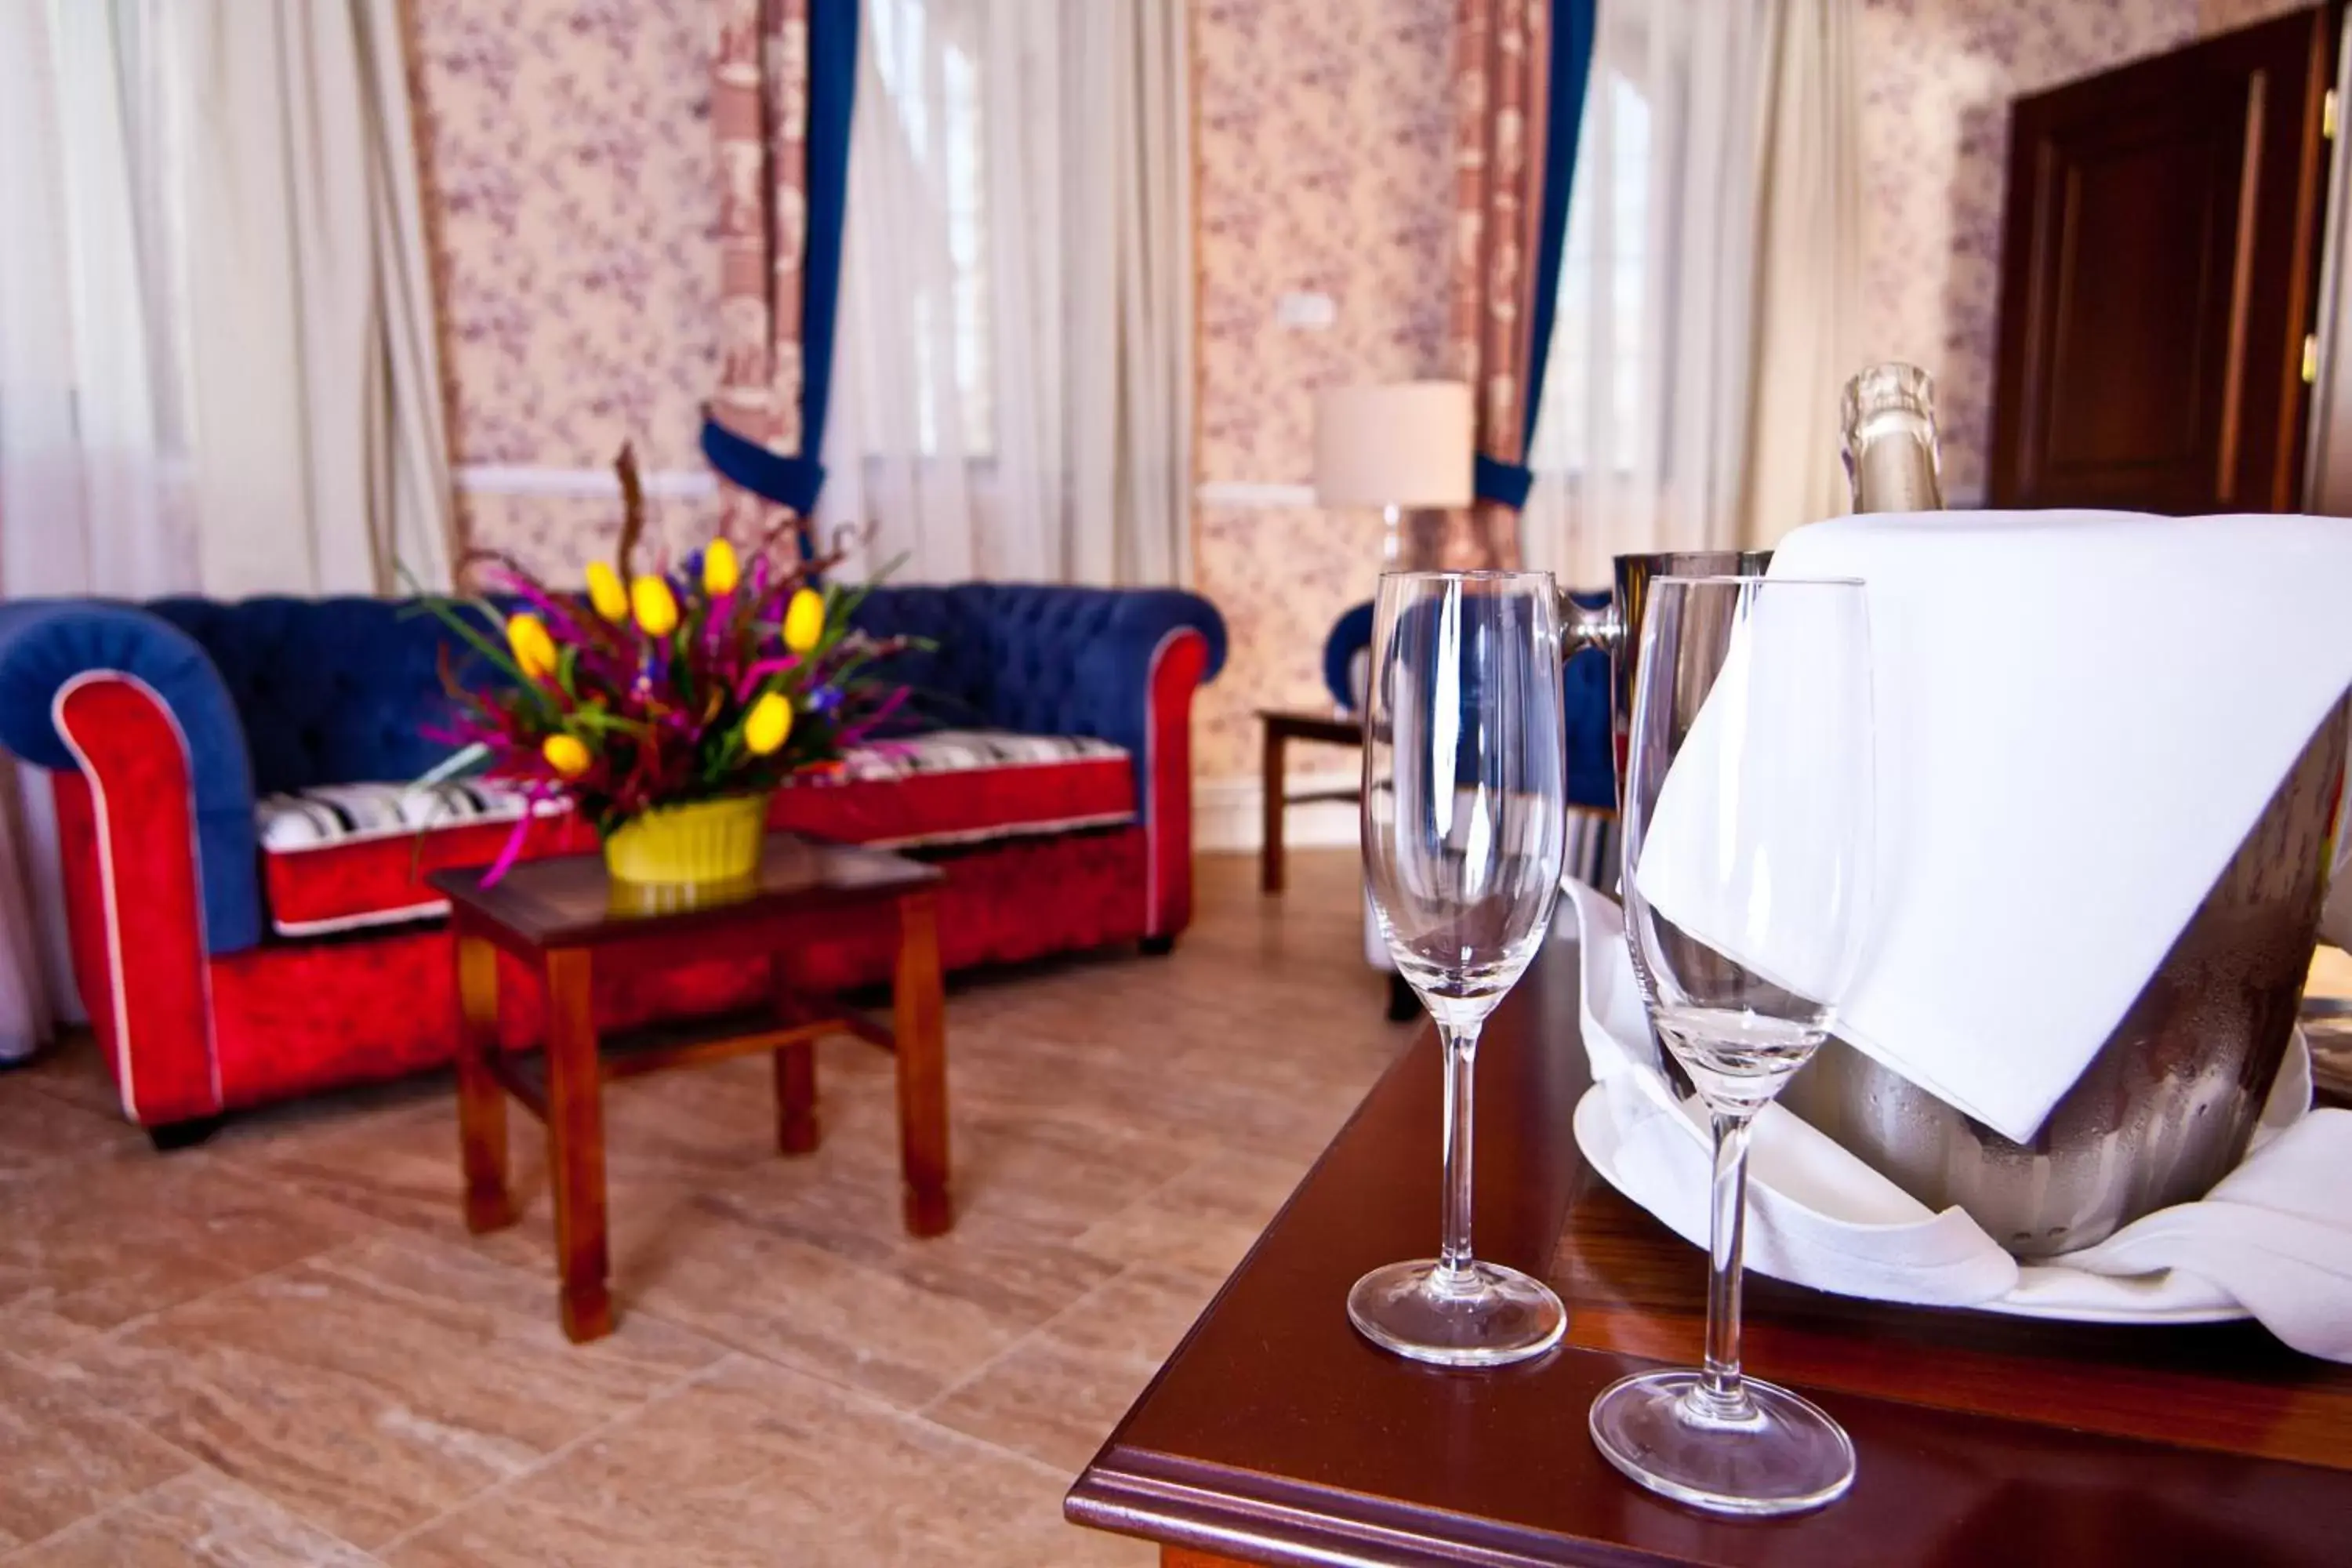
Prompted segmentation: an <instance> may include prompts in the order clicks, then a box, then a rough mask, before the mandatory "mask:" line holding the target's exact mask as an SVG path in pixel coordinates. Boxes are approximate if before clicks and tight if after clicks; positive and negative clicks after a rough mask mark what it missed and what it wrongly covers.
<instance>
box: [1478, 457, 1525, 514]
mask: <svg viewBox="0 0 2352 1568" xmlns="http://www.w3.org/2000/svg"><path fill="white" fill-rule="evenodd" d="M1535 482H1536V476H1535V470H1534V469H1532V468H1528V466H1527V465H1526V464H1524V463H1505V462H1498V461H1496V459H1495V458H1489V457H1487V456H1486V454H1485V453H1483V452H1482V453H1480V454H1479V455H1478V462H1477V466H1476V469H1475V473H1474V475H1473V477H1472V480H1471V487H1470V488H1471V490H1472V492H1473V493H1474V494H1475V495H1476V496H1477V498H1478V499H1479V500H1487V501H1494V502H1496V504H1497V505H1501V506H1507V507H1509V508H1510V509H1511V510H1513V511H1517V510H1519V509H1520V508H1522V507H1524V506H1526V505H1527V504H1528V490H1529V489H1533V488H1534V486H1535Z"/></svg>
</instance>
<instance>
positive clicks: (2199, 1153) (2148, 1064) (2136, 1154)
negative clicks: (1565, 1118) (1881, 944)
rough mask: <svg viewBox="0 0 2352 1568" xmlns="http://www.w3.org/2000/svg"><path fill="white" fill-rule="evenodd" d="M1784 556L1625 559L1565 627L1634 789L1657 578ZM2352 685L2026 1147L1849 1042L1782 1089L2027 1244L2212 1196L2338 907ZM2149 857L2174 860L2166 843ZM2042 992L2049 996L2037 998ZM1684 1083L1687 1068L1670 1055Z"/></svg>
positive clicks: (2099, 1229)
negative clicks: (2336, 861)
mask: <svg viewBox="0 0 2352 1568" xmlns="http://www.w3.org/2000/svg"><path fill="white" fill-rule="evenodd" d="M1769 559H1770V557H1769V555H1768V554H1764V553H1760V552H1748V553H1742V554H1734V553H1733V552H1707V553H1703V554H1697V555H1687V554H1685V555H1663V556H1661V555H1649V556H1621V557H1619V558H1618V561H1617V582H1616V595H1615V600H1614V602H1613V603H1612V605H1611V606H1610V608H1609V609H1607V610H1603V611H1600V612H1593V613H1591V614H1589V615H1587V616H1584V617H1582V618H1580V619H1579V618H1573V617H1572V618H1570V620H1568V621H1567V622H1566V624H1567V625H1568V626H1569V627H1570V638H1571V640H1572V643H1573V647H1571V649H1570V651H1573V649H1574V647H1584V646H1588V645H1590V646H1596V647H1603V648H1606V649H1607V650H1608V652H1609V655H1610V658H1611V660H1612V670H1611V682H1610V689H1611V695H1612V700H1613V717H1614V721H1615V732H1616V734H1617V737H1618V753H1617V761H1618V766H1619V779H1620V787H1621V789H1622V779H1623V764H1624V750H1623V737H1624V735H1625V732H1626V726H1627V724H1628V722H1629V721H1630V720H1631V718H1632V712H1633V663H1634V658H1635V655H1636V650H1637V649H1638V648H1639V647H1640V641H1639V632H1640V629H1641V616H1642V611H1643V608H1644V606H1645V602H1646V597H1647V588H1648V584H1649V583H1650V581H1651V579H1653V578H1654V577H1660V576H1691V575H1709V574H1724V573H1732V572H1758V571H1761V570H1762V569H1763V567H1764V565H1765V564H1766V563H1768V562H1769ZM2347 737H2352V697H2347V699H2346V700H2344V701H2342V702H2339V703H2338V704H2337V705H2336V708H2335V710H2333V711H2332V712H2331V713H2330V714H2329V715H2328V717H2327V718H2326V721H2324V722H2322V723H2321V725H2320V726H2319V728H2318V730H2317V731H2315V732H2314V734H2313V735H2312V737H2311V740H2310V741H2309V742H2307V743H2306V744H2305V747H2304V749H2303V752H2302V754H2301V755H2300V756H2299V757H2298V758H2297V759H2296V761H2295V763H2294V766H2293V767H2291V768H2290V769H2288V771H2287V774H2286V776H2285V777H2284V779H2282V780H2281V781H2280V783H2279V785H2278V789H2277V791H2276V792H2275V793H2274V794H2273V795H2272V796H2271V800H2270V804H2269V805H2267V806H2266V807H2265V808H2264V809H2263V814H2262V816H2260V817H2259V818H2258V819H2257V820H2256V821H2255V823H2254V826H2253V827H2252V830H2251V831H2250V832H2249V833H2248V834H2247V835H2246V837H2245V839H2244V841H2243V843H2242V844H2241V845H2240V846H2239V848H2238V852H2237V854H2236V855H2235V856H2234V857H2233V858H2231V861H2230V863H2229V865H2228V866H2227V867H2225V868H2223V869H2222V872H2221V876H2220V878H2219V879H2216V880H2215V882H2214V884H2213V887H2212V889H2211V890H2210V892H2208V893H2207V894H2206V896H2205V900H2204V902H2203V903H2202V904H2201V905H2200V906H2199V908H2198V910H2197V912H2196V913H2195V914H2194V915H2193V916H2192V917H2190V919H2189V923H2188V924H2187V925H2186V926H2185V927H2183V928H2182V930H2181V932H2180V935H2179V938H2178V939H2176V940H2175V942H2173V945H2172V949H2171V951H2170V952H2168V953H2167V954H2166V955H2165V958H2164V961H2163V962H2162V963H2159V964H2158V966H2157V970H2156V973H2154V974H2153V975H2152V976H2150V977H2149V979H2148V982H2147V985H2146V987H2144V988H2143V989H2142V990H2141V992H2140V994H2139V995H2138V997H2137V999H2136V1000H2135V1001H2134V1002H2133V1004H2132V1005H2131V1007H2130V1009H2129V1010H2128V1011H2127V1012H2126V1014H2125V1015H2124V1018H2123V1021H2122V1022H2121V1023H2120V1024H2118V1025H2117V1026H2116V1029H2115V1032H2114V1033H2113V1034H2112V1035H2110V1036H2109V1037H2107V1040H2106V1043H2105V1045H2103V1046H2102V1047H2100V1048H2099V1052H2098V1055H2097V1056H2096V1057H2095V1058H2093V1060H2092V1063H2091V1065H2090V1067H2089V1068H2086V1069H2085V1070H2084V1074H2083V1076H2082V1078H2081V1079H2078V1080H2077V1081H2076V1083H2075V1085H2074V1088H2073V1089H2070V1090H2069V1091H2068V1092H2067V1094H2066V1096H2065V1098H2064V1099H2063V1100H2060V1101H2059V1102H2058V1105H2057V1107H2056V1109H2054V1110H2053V1111H2052V1112H2051V1113H2050V1116H2049V1118H2048V1120H2047V1121H2044V1122H2043V1123H2042V1128H2041V1130H2040V1131H2039V1132H2037V1133H2036V1134H2035V1136H2034V1138H2033V1139H2032V1142H2027V1143H2015V1142H2011V1141H2010V1140H2009V1139H2007V1138H2004V1137H2002V1136H2001V1135H2000V1133H1998V1132H1995V1131H1993V1130H1992V1129H1990V1127H1987V1126H1985V1125H1984V1124H1983V1123H1982V1122H1979V1121H1976V1120H1975V1119H1973V1118H1971V1117H1969V1116H1967V1115H1965V1114H1963V1113H1962V1112H1960V1111H1958V1110H1954V1109H1952V1108H1951V1107H1950V1106H1948V1105H1947V1104H1945V1103H1944V1102H1943V1101H1942V1100H1938V1099H1937V1098H1936V1097H1935V1096H1934V1095H1931V1094H1929V1093H1928V1092H1927V1090H1925V1089H1920V1088H1918V1087H1916V1085H1914V1084H1912V1083H1911V1082H1910V1081H1909V1080H1908V1079H1904V1078H1902V1077H1900V1076H1898V1075H1896V1074H1895V1073H1894V1072H1891V1071H1889V1070H1888V1069H1887V1068H1883V1067H1880V1066H1879V1065H1878V1064H1877V1063H1876V1062H1874V1061H1873V1060H1871V1059H1870V1058H1868V1057H1865V1056H1864V1055H1863V1054H1862V1053H1861V1052H1859V1051H1857V1050H1854V1049H1853V1047H1849V1046H1847V1045H1845V1044H1844V1043H1843V1042H1842V1041H1838V1040H1834V1039H1832V1040H1831V1041H1829V1042H1828V1043H1827V1044H1825V1045H1824V1046H1822V1048H1821V1050H1820V1051H1819V1052H1818V1053H1817V1054H1816V1055H1815V1056H1814V1058H1813V1059H1812V1061H1811V1063H1809V1064H1808V1065H1807V1066H1806V1068H1804V1070H1803V1071H1801V1072H1800V1073H1799V1074H1798V1075H1797V1077H1796V1078H1795V1079H1794V1080H1792V1081H1791V1082H1790V1085H1789V1087H1788V1089H1786V1090H1784V1091H1783V1092H1782V1094H1781V1096H1780V1103H1781V1104H1783V1105H1785V1106H1787V1107H1788V1108H1789V1109H1790V1110H1793V1111H1795V1112H1796V1113H1797V1114H1798V1115H1800V1116H1801V1117H1803V1118H1804V1119H1805V1120H1806V1121H1810V1122H1811V1123H1812V1124H1813V1125H1814V1126H1815V1127H1817V1128H1819V1129H1821V1131H1823V1132H1826V1133H1828V1134H1829V1135H1830V1136H1831V1137H1832V1138H1834V1139H1836V1140H1837V1141H1838V1142H1840V1143H1842V1144H1843V1145H1844V1146H1845V1147H1846V1149H1848V1150H1849V1151H1850V1152H1853V1154H1854V1155H1855V1156H1856V1157H1858V1158H1859V1159H1861V1160H1862V1161H1863V1162H1864V1163H1865V1164H1868V1165H1870V1166H1871V1167H1872V1168H1873V1169H1874V1170H1876V1171H1878V1172H1879V1173H1881V1174H1883V1175H1885V1177H1886V1178H1887V1179H1888V1180H1890V1181H1892V1182H1893V1183H1894V1184H1895V1185H1896V1186H1898V1187H1901V1188H1902V1189H1903V1190H1904V1191H1905V1192H1906V1193H1909V1194H1911V1195H1912V1196H1913V1197H1915V1198H1916V1199H1918V1200H1919V1201H1920V1202H1921V1203H1923V1204H1925V1205H1927V1206H1928V1207H1929V1208H1931V1209H1942V1208H1945V1207H1948V1206H1949V1205H1958V1206H1959V1207H1960V1208H1962V1209H1964V1210H1965V1211H1967V1213H1968V1214H1969V1216H1970V1217H1971V1218H1973V1219H1974V1220H1975V1221H1976V1222H1977V1223H1978V1224H1979V1226H1983V1227H1984V1229H1985V1231H1986V1233H1987V1234H1989V1235H1990V1236H1991V1237H1993V1239H1994V1240H1996V1241H1998V1242H2000V1244H2001V1245H2002V1246H2003V1247H2007V1248H2008V1249H2009V1250H2010V1251H2011V1252H2012V1253H2014V1254H2015V1255H2017V1256H2018V1257H2020V1258H2048V1257H2052V1256H2054V1255H2056V1254H2058V1253H2062V1252H2070V1251H2073V1250H2074V1249H2075V1248H2077V1247H2088V1246H2090V1245H2092V1244H2093V1243H2095V1242H2097V1241H2100V1240H2102V1239H2104V1238H2105V1237H2108V1236H2110V1235H2112V1234H2114V1233H2115V1232H2116V1230H2118V1229H2120V1228H2122V1227H2123V1226H2126V1225H2128V1224H2130V1223H2131V1222H2132V1221H2133V1220H2135V1219H2137V1218H2138V1217H2139V1216H2140V1215H2145V1214H2148V1213H2151V1212H2153V1211H2154V1210H2156V1209H2159V1208H2163V1207H2165V1206H2167V1205H2171V1204H2176V1203H2182V1202H2186V1201H2189V1200H2190V1199H2193V1198H2196V1197H2198V1196H2200V1195H2201V1194H2204V1193H2205V1191H2206V1190H2207V1189H2209V1188H2210V1187H2211V1186H2212V1184H2214V1183H2215V1182H2216V1181H2218V1180H2220V1179H2221V1176H2222V1175H2223V1174H2224V1173H2227V1172H2228V1171H2229V1170H2230V1169H2231V1166H2233V1165H2235V1164H2236V1163H2238V1161H2239V1160H2240V1159H2241V1158H2242V1156H2243V1155H2244V1153H2245V1152H2246V1144H2247V1142H2248V1141H2249V1140H2250V1139H2251V1138H2252V1136H2253V1131H2254V1125H2255V1122H2256V1121H2257V1120H2258V1119H2259V1118H2260V1116H2261V1114H2262V1109H2263V1103H2264V1101H2266V1100H2268V1099H2269V1097H2270V1092H2271V1088H2272V1085H2273V1081H2274V1080H2275V1079H2277V1077H2278V1070H2279V1064H2280V1063H2281V1062H2282V1061H2283V1060H2284V1058H2285V1055H2286V1048H2287V1045H2288V1042H2289V1041H2290V1040H2291V1039H2292V1037H2293V1036H2294V1024H2295V1014H2296V1011H2297V1009H2298V1007H2299V1006H2300V1005H2301V1003H2302V999H2303V985H2304V980H2305V976H2306V975H2307V974H2308V973H2309V971H2310V968H2311V955H2312V951H2313V949H2314V948H2315V946H2316V945H2317V942H2318V934H2319V916H2320V909H2321V906H2322V905H2323V904H2324V903H2325V902H2326V896H2327V879H2328V867H2329V863H2330V861H2331V859H2332V858H2333V854H2332V850H2333V847H2334V836H2335V834H2336V831H2337V829H2338V826H2339V822H2338V814H2339V808H2340V805H2341V804H2342V796H2343V791H2344V782H2345V780H2344V773H2345V752H2346V744H2347ZM2147 852H2148V853H2149V854H2152V855H2157V854H2162V853H2163V852H2164V846H2162V845H2160V844H2151V845H2149V846H2148V847H2147ZM2026 1005H2031V1004H2030V999H2029V1000H2028V1001H2027V1003H2026ZM1660 1057H1661V1061H1662V1065H1664V1067H1665V1068H1666V1069H1667V1072H1668V1075H1669V1076H1670V1077H1671V1078H1674V1079H1676V1080H1677V1081H1679V1080H1680V1079H1681V1077H1682V1075H1681V1073H1680V1071H1679V1069H1678V1068H1677V1067H1676V1065H1675V1063H1674V1062H1673V1061H1672V1060H1671V1058H1667V1057H1666V1055H1665V1053H1664V1052H1663V1051H1662V1052H1661V1053H1660Z"/></svg>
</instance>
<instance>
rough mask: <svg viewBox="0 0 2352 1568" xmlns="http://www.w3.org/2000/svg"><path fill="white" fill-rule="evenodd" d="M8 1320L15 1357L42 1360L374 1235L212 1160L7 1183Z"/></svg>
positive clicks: (125, 1163)
mask: <svg viewBox="0 0 2352 1568" xmlns="http://www.w3.org/2000/svg"><path fill="white" fill-rule="evenodd" d="M0 1215H5V1216H6V1223H5V1224H0V1311H5V1314H6V1321H7V1323H8V1334H7V1340H8V1345H9V1348H10V1349H12V1350H15V1351H16V1352H19V1353H20V1354H26V1355H32V1356H42V1355H47V1354H51V1353H55V1352H58V1351H61V1350H64V1349H66V1348H68V1347H69V1346H71V1345H74V1344H77V1343H79V1342H81V1341H82V1340H84V1339H86V1338H87V1337H88V1336H89V1335H90V1334H91V1333H94V1332H98V1331H104V1330H108V1329H111V1328H114V1327H115V1326H117V1325H118V1324H121V1323H123V1322H126V1321H129V1320H131V1319H132V1318H136V1317H138V1316H140V1315H142V1314H143V1313H148V1312H155V1311H161V1310H163V1309H165V1308H168V1307H171V1306H173V1305H174V1304H175V1303H178V1302H182V1301H187V1300H194V1298H196V1297H199V1296H201V1295H203V1294H205V1292H206V1291H209V1290H216V1289H221V1288H222V1287H224V1286H226V1285H233V1284H235V1283H236V1282H237V1281H239V1280H241V1279H250V1278H251V1277H253V1276H254V1275H257V1274H260V1273H263V1272H266V1271H268V1270H269V1269H273V1268H283V1267H284V1266H286V1265H287V1264H289V1263H292V1262H295V1261H296V1260H298V1259H299V1258H307V1257H310V1255H312V1254H314V1253H318V1252H322V1251H324V1250H326V1249H327V1248H328V1247H335V1246H339V1245H341V1243H343V1242H346V1241H349V1240H350V1239H352V1237H354V1236H356V1235H359V1234H362V1233H363V1232H365V1231H367V1230H368V1229H370V1228H371V1226H370V1225H369V1222H367V1221H366V1220H364V1219H363V1218H362V1217H361V1216H359V1215H355V1214H353V1213H352V1212H351V1211H349V1210H347V1209H339V1208H336V1207H334V1206H333V1205H328V1204H323V1203H319V1202H317V1201H315V1200H310V1199H306V1198H303V1197H302V1196H300V1195H299V1194H292V1193H289V1192H286V1191H284V1190H282V1189H281V1188H279V1187H278V1185H277V1184H274V1183H272V1182H271V1181H270V1180H269V1179H268V1177H267V1176H266V1175H250V1174H247V1173H245V1172H244V1171H242V1170H241V1169H239V1168H238V1167H237V1166H236V1165H235V1164H234V1163H231V1162H229V1161H227V1160H225V1159H223V1158H221V1157H218V1156H215V1154H213V1153H212V1152H210V1151H206V1150H201V1149H198V1150H187V1151H183V1152H179V1153H176V1154H170V1155H163V1154H156V1153H154V1152H152V1151H148V1150H145V1149H141V1150H138V1151H135V1152H130V1153H126V1154H123V1155H122V1156H121V1157H120V1158H115V1159H100V1160H94V1161H85V1162H81V1163H77V1164H75V1165H74V1166H73V1167H72V1170H71V1172H70V1173H69V1178H59V1179H52V1178H51V1176H50V1174H49V1173H45V1172H43V1171H40V1170H32V1171H27V1172H23V1173H18V1174H16V1175H12V1176H0Z"/></svg>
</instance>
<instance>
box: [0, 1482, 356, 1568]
mask: <svg viewBox="0 0 2352 1568" xmlns="http://www.w3.org/2000/svg"><path fill="white" fill-rule="evenodd" d="M184 1564H201V1565H202V1568H380V1565H379V1564H378V1563H377V1561H376V1559H375V1558H373V1557H371V1556H369V1555H368V1554H367V1553H366V1552H362V1551H360V1550H359V1549H358V1548H357V1547H354V1546H352V1545H351V1544H349V1543H348V1542H342V1541H338V1540H337V1539H335V1537H333V1536H331V1535H330V1534H328V1533H327V1532H326V1531H323V1530H320V1529H319V1528H318V1527H317V1526H315V1525H311V1524H306V1523H304V1522H303V1521H301V1520H299V1519H297V1518H295V1517H294V1516H293V1515H292V1514H290V1513H289V1512H287V1511H286V1510H284V1509H282V1508H280V1507H278V1505H277V1504H276V1503H274V1502H271V1501H270V1500H268V1498H265V1497H262V1496H260V1495H259V1494H258V1493H257V1492H254V1491H252V1490H249V1489H247V1488H244V1487H240V1486H238V1485H236V1483H235V1482H233V1481H230V1480H228V1479H226V1478H225V1477H222V1476H219V1475H215V1474H214V1473H212V1472H210V1471H205V1470H198V1471H194V1472H193V1473H191V1474H189V1475H185V1476H183V1477H181V1478H180V1479H178V1480H175V1481H171V1482H168V1483H166V1484H165V1485H163V1486H160V1487H157V1488H156V1489H154V1490H152V1491H150V1492H142V1493H141V1494H140V1495H139V1496H137V1497H135V1498H131V1499H130V1500H127V1501H125V1502H122V1503H120V1504H118V1505H116V1506H115V1507H113V1508H111V1509H109V1510H107V1511H106V1512H104V1513H102V1514H100V1515H99V1516H98V1517H97V1518H95V1519H92V1520H89V1521H85V1522H83V1523H81V1524H79V1525H77V1526H75V1527H74V1528H73V1529H71V1530H68V1531H64V1532H63V1533H61V1534H58V1535H55V1536H52V1537H51V1538H49V1539H48V1540H47V1541H44V1542H41V1543H40V1544H39V1545H37V1546H36V1547H34V1548H33V1549H32V1550H31V1551H29V1552H25V1553H24V1554H23V1555H21V1556H16V1557H11V1558H9V1559H8V1568H183V1565H184Z"/></svg>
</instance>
